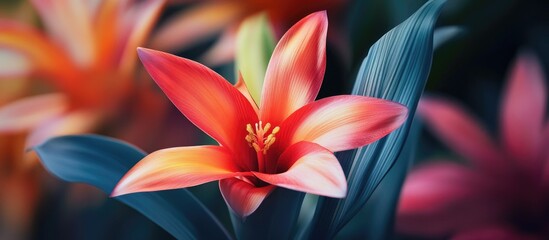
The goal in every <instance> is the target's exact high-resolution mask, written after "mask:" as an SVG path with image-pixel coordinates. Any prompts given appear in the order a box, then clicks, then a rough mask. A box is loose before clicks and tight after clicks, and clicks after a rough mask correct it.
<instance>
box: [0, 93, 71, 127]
mask: <svg viewBox="0 0 549 240" xmlns="http://www.w3.org/2000/svg"><path fill="white" fill-rule="evenodd" d="M67 107H68V102H67V99H66V98H65V96H63V95H61V94H47V95H40V96H35V97H28V98H24V99H21V100H18V101H15V102H13V103H11V104H8V105H6V106H3V107H2V108H0V132H4V133H6V132H19V131H24V130H28V129H30V128H33V127H35V126H37V125H39V124H40V123H42V122H43V121H46V120H47V119H51V118H53V117H55V116H58V115H60V114H62V113H63V112H64V111H66V110H67Z"/></svg>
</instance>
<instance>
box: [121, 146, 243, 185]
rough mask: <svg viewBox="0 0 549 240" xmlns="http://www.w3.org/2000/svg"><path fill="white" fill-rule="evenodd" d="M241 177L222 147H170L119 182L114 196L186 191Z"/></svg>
mask: <svg viewBox="0 0 549 240" xmlns="http://www.w3.org/2000/svg"><path fill="white" fill-rule="evenodd" d="M242 175H245V173H239V169H238V168H237V167H236V165H235V164H234V163H233V156H232V155H231V154H230V153H229V152H228V151H227V150H226V149H225V148H223V147H217V146H197V147H176V148H167V149H162V150H158V151H156V152H153V153H151V154H149V155H147V156H146V157H145V158H143V159H142V160H141V161H139V162H138V163H137V164H136V165H135V166H134V167H133V168H132V169H130V171H128V173H126V175H124V177H122V179H121V180H120V181H119V182H118V185H117V186H116V188H115V189H114V190H113V192H112V196H119V195H123V194H128V193H135V192H149V191H161V190H169V189H176V188H186V187H192V186H196V185H199V184H203V183H207V182H211V181H215V180H219V179H224V178H229V177H234V176H242Z"/></svg>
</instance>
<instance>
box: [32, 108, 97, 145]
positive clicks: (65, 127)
mask: <svg viewBox="0 0 549 240" xmlns="http://www.w3.org/2000/svg"><path fill="white" fill-rule="evenodd" d="M99 119H100V115H99V114H97V113H94V112H89V111H84V110H81V111H69V112H65V113H61V114H59V115H55V116H52V117H51V118H48V119H43V120H42V121H41V122H40V123H39V124H38V125H37V126H36V127H35V128H34V129H33V130H32V131H31V132H30V134H29V136H28V137H27V143H26V144H25V145H26V148H29V147H33V146H36V145H38V144H41V143H43V142H44V141H46V140H47V139H49V138H52V137H58V136H63V135H70V134H79V133H88V132H91V131H92V130H93V129H94V127H95V126H96V125H97V124H98V121H99Z"/></svg>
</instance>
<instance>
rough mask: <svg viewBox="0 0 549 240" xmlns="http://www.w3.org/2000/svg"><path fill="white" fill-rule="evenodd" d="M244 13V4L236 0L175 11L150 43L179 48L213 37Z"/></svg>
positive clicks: (174, 49)
mask: <svg viewBox="0 0 549 240" xmlns="http://www.w3.org/2000/svg"><path fill="white" fill-rule="evenodd" d="M241 15H242V8H241V7H240V6H239V5H238V3H235V2H233V1H215V2H211V3H207V4H200V5H199V6H198V7H195V8H192V9H190V10H186V9H185V10H183V12H181V13H178V14H176V16H175V17H174V18H172V19H169V20H168V21H167V22H166V23H165V24H163V26H162V27H161V28H160V29H159V30H158V31H157V32H156V33H155V34H154V38H153V39H152V41H151V46H152V47H153V48H155V49H161V50H165V51H177V50H181V49H184V48H187V47H189V46H191V45H192V44H195V43H198V42H199V41H200V40H202V39H204V38H207V37H211V36H213V35H214V34H216V33H217V32H219V31H221V30H222V29H223V28H225V27H227V26H228V25H230V24H231V23H233V22H235V21H236V20H237V19H238V18H240V16H241Z"/></svg>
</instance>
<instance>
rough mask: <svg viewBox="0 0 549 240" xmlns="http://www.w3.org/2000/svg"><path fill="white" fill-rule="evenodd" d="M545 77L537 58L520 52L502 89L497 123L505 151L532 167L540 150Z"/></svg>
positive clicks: (543, 114)
mask: <svg viewBox="0 0 549 240" xmlns="http://www.w3.org/2000/svg"><path fill="white" fill-rule="evenodd" d="M544 81H545V78H544V76H543V70H542V67H541V66H540V64H539V62H538V60H537V58H536V57H535V56H533V55H531V54H529V53H522V54H521V55H520V56H519V57H518V58H517V60H516V62H515V63H514V66H513V70H512V71H511V73H510V76H509V79H508V83H507V84H508V85H507V87H506V91H505V93H504V98H503V103H502V112H501V121H502V122H501V126H502V129H501V131H502V137H503V143H504V145H505V147H506V148H507V149H508V151H509V153H510V154H511V155H512V156H513V157H515V158H516V160H517V162H518V164H520V165H522V166H523V167H524V168H526V169H529V170H532V171H535V170H536V169H537V168H538V166H539V165H538V164H539V162H537V159H538V158H539V157H540V152H541V150H542V146H541V143H542V140H543V137H542V131H543V123H544V119H545V108H546V105H545V101H546V93H545V84H544Z"/></svg>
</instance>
